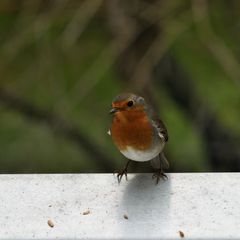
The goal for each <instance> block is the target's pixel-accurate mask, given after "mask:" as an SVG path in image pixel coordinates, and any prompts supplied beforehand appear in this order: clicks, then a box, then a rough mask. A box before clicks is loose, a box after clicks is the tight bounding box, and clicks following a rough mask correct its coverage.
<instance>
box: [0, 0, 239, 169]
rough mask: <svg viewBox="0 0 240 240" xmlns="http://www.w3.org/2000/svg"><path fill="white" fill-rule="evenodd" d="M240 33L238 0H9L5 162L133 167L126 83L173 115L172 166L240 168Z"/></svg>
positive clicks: (1, 54)
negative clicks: (117, 130) (119, 108)
mask: <svg viewBox="0 0 240 240" xmlns="http://www.w3.org/2000/svg"><path fill="white" fill-rule="evenodd" d="M239 42H240V1H237V0H235V1H231V0H230V1H222V0H213V1H206V0H193V1H186V0H185V1H181V0H172V1H163V0H159V1H157V0H151V1H150V0H131V1H127V0H122V1H120V0H119V1H118V0H85V1H77V0H76V1H73V0H34V1H32V0H18V1H17V0H15V1H14V0H1V1H0V76H1V78H0V163H1V167H0V172H1V173H35V172H36V173H44V172H113V171H114V170H115V169H118V168H120V167H122V166H123V165H124V163H125V162H126V159H124V157H123V156H122V155H121V154H120V153H119V152H118V150H117V149H116V148H115V146H114V145H113V143H112V141H111V138H110V137H109V136H108V135H107V131H108V128H109V125H110V122H111V116H109V114H108V111H109V109H110V104H111V101H112V98H113V97H114V96H115V95H117V94H119V93H120V92H126V91H131V92H135V93H139V94H142V95H143V96H145V97H146V98H147V99H148V101H149V102H150V103H151V104H152V105H153V106H154V107H155V109H156V110H157V111H158V113H159V116H160V117H161V118H162V119H163V121H164V122H165V124H166V126H167V128H168V130H169V135H170V139H169V143H168V144H167V147H166V155H167V157H168V159H169V161H170V164H171V168H170V170H169V171H173V172H177V171H183V172H188V171H239V170H240V88H239V87H240V64H239V61H240V45H239ZM130 171H131V170H130ZM132 171H151V170H150V168H149V164H148V163H146V164H145V163H141V164H137V165H136V166H135V165H133V166H132Z"/></svg>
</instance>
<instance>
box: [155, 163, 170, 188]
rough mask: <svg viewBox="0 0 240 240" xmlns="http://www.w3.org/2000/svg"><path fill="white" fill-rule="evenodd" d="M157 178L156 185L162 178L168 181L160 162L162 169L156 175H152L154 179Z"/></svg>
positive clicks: (157, 170)
mask: <svg viewBox="0 0 240 240" xmlns="http://www.w3.org/2000/svg"><path fill="white" fill-rule="evenodd" d="M154 178H156V184H158V182H159V180H160V179H161V178H162V179H163V180H167V179H168V176H167V175H166V174H165V173H164V171H163V166H162V163H161V161H160V168H159V169H156V171H155V173H154V174H153V175H152V179H154Z"/></svg>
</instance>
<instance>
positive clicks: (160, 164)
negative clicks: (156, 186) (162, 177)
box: [151, 152, 169, 169]
mask: <svg viewBox="0 0 240 240" xmlns="http://www.w3.org/2000/svg"><path fill="white" fill-rule="evenodd" d="M151 165H152V167H153V168H154V169H168V168H169V162H168V160H167V158H166V157H165V155H164V153H163V152H161V153H160V154H159V155H158V156H157V157H155V158H154V159H152V160H151Z"/></svg>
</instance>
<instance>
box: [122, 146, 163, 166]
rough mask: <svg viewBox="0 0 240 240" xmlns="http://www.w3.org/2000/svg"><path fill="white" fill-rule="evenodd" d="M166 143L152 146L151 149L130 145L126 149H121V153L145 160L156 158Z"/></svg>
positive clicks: (138, 159) (131, 158)
mask: <svg viewBox="0 0 240 240" xmlns="http://www.w3.org/2000/svg"><path fill="white" fill-rule="evenodd" d="M163 147H164V144H158V145H156V146H155V147H152V148H150V149H149V150H144V151H143V150H136V149H134V148H132V147H130V146H128V147H127V148H126V149H124V150H121V153H122V154H123V155H124V156H125V157H126V158H128V159H130V160H134V161H138V162H145V161H149V160H151V159H153V158H155V157H156V156H157V155H158V154H159V153H160V152H161V151H162V150H163Z"/></svg>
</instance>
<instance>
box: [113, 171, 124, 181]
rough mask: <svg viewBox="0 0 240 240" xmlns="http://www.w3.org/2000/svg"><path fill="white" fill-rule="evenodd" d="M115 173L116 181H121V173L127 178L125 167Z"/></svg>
mask: <svg viewBox="0 0 240 240" xmlns="http://www.w3.org/2000/svg"><path fill="white" fill-rule="evenodd" d="M115 173H117V179H118V183H120V182H121V180H122V177H123V175H125V177H126V180H127V169H123V170H120V171H115V172H114V174H115Z"/></svg>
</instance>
